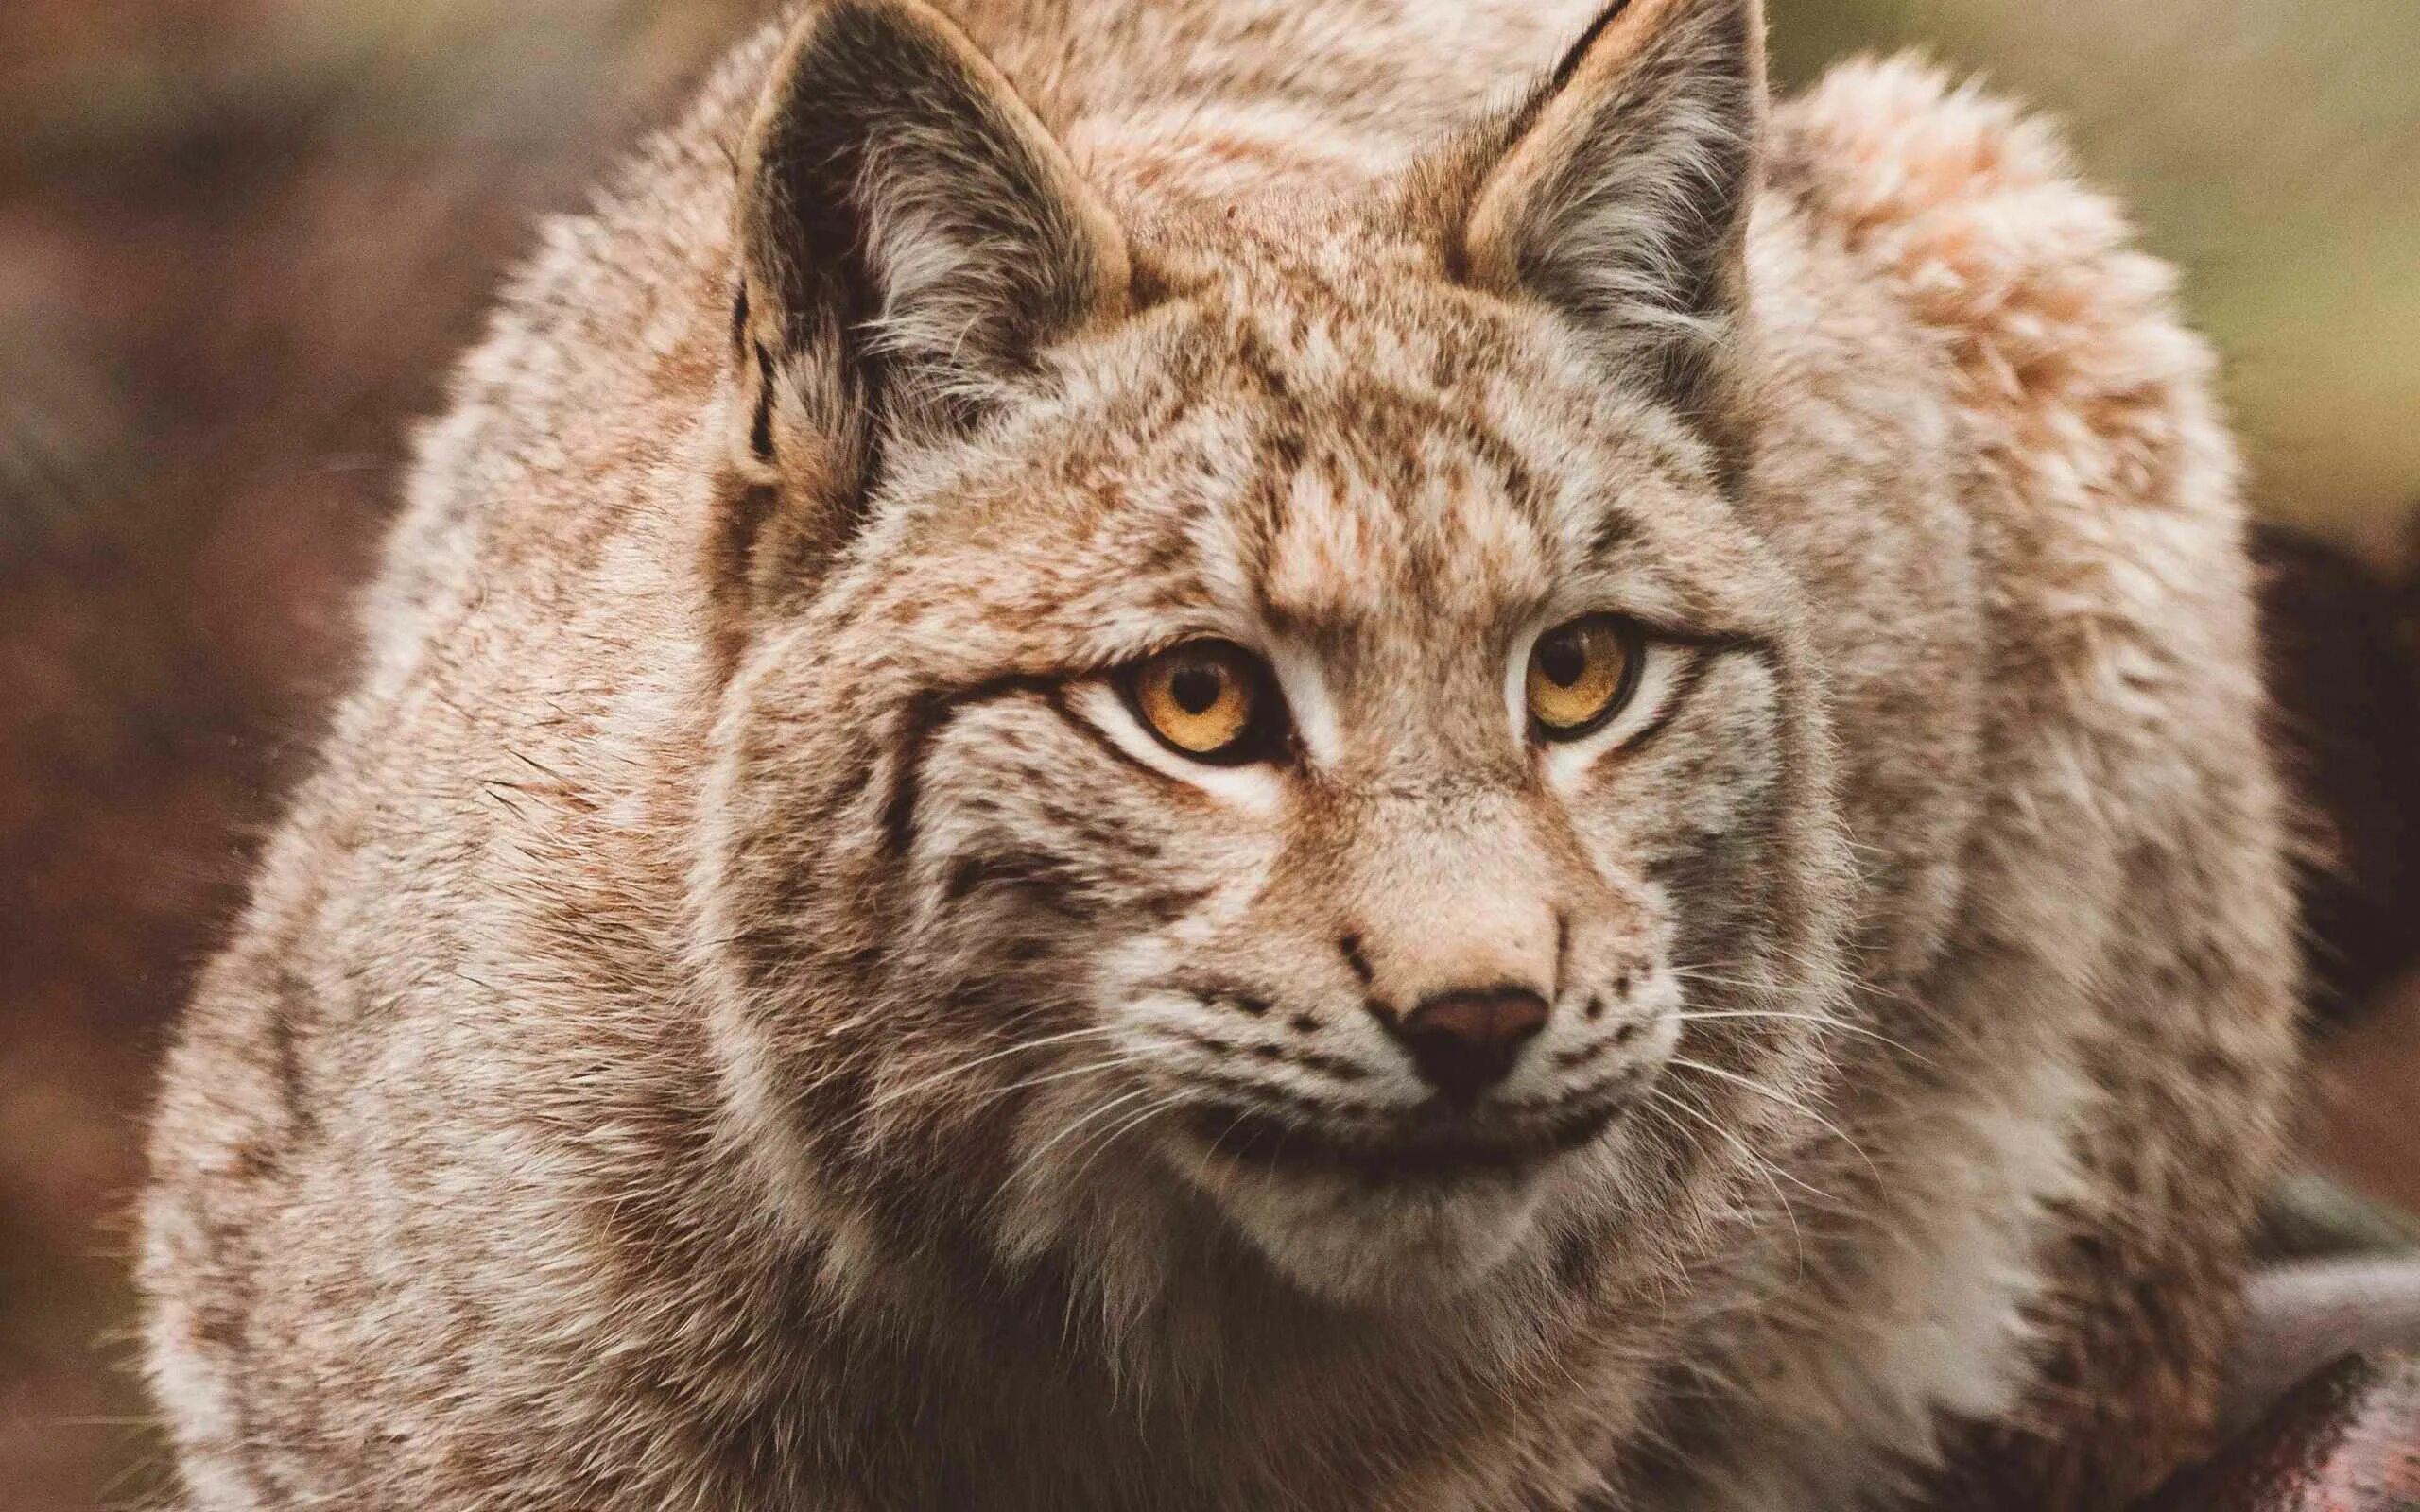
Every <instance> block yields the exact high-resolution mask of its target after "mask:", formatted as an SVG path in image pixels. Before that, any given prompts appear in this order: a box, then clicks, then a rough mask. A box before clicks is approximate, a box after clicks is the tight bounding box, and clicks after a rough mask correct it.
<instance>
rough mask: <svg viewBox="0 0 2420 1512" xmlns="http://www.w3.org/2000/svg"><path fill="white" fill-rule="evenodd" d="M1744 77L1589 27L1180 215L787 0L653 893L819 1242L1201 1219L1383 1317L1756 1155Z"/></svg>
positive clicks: (1814, 794) (1709, 1180)
mask: <svg viewBox="0 0 2420 1512" xmlns="http://www.w3.org/2000/svg"><path fill="white" fill-rule="evenodd" d="M1760 46H1761V33H1760V27H1759V22H1758V17H1757V14H1756V8H1755V5H1754V4H1753V3H1752V0H1631V3H1629V4H1627V5H1622V4H1617V5H1616V6H1614V7H1613V8H1612V9H1611V10H1609V11H1608V12H1607V13H1606V15H1605V16H1604V18H1603V19H1602V20H1601V21H1599V23H1598V25H1597V26H1595V27H1594V28H1593V29H1592V30H1591V32H1590V33H1589V34H1588V35H1587V36H1586V37H1585V38H1583V39H1582V41H1581V43H1580V44H1579V45H1578V46H1577V47H1576V48H1575V49H1574V50H1573V51H1572V53H1571V54H1570V56H1569V57H1568V59H1567V60H1565V61H1564V64H1563V65H1562V67H1561V68H1560V69H1559V70H1557V72H1556V73H1555V75H1554V76H1553V77H1551V78H1550V79H1548V80H1547V81H1546V82H1545V84H1544V85H1543V86H1542V87H1541V88H1540V89H1539V90H1538V91H1537V92H1536V94H1535V95H1534V97H1533V98H1532V99H1531V100H1530V103H1529V104H1527V105H1526V106H1525V107H1523V108H1521V109H1518V110H1516V111H1513V112H1508V113H1507V114H1505V115H1504V116H1503V117H1502V118H1501V119H1499V120H1495V121H1493V122H1490V123H1487V124H1485V125H1483V126H1481V127H1479V128H1477V129H1475V130H1474V131H1473V133H1472V134H1471V136H1470V137H1469V139H1467V140H1465V141H1462V142H1460V143H1456V144H1451V145H1449V146H1446V147H1444V148H1443V149H1441V150H1440V151H1439V152H1437V153H1436V154H1434V155H1433V156H1432V157H1430V158H1429V159H1427V160H1426V161H1424V162H1421V163H1417V164H1413V165H1410V166H1409V167H1408V168H1406V169H1405V170H1404V171H1403V172H1401V173H1399V174H1396V175H1394V176H1392V178H1391V179H1390V180H1387V181H1384V182H1373V183H1372V184H1370V185H1365V186H1364V187H1363V188H1360V189H1357V190H1353V191H1350V192H1341V191H1340V193H1339V194H1337V195H1336V196H1335V197H1334V198H1332V199H1329V200H1323V201H1322V202H1319V203H1317V204H1305V203H1304V202H1303V200H1302V197H1301V196H1300V195H1299V194H1294V195H1292V196H1290V197H1279V196H1271V197H1269V198H1267V199H1265V200H1262V201H1257V202H1236V201H1230V202H1228V203H1218V204H1214V203H1203V202H1200V201H1194V200H1186V199H1184V198H1182V197H1181V196H1180V195H1179V193H1178V192H1177V191H1175V190H1172V189H1170V190H1160V189H1156V188H1154V187H1153V186H1152V184H1151V182H1150V177H1151V176H1150V175H1148V174H1142V173H1133V174H1125V175H1123V176H1121V172H1120V170H1119V169H1118V168H1117V167H1116V165H1115V164H1114V163H1112V164H1107V165H1104V164H1100V163H1096V164H1093V165H1092V166H1091V169H1090V171H1089V173H1088V175H1085V176H1080V175H1079V173H1078V172H1077V170H1076V168H1075V167H1074V165H1073V163H1072V162H1071V159H1070V157H1069V155H1068V153H1067V151H1065V150H1064V149H1063V147H1062V146H1060V145H1059V144H1058V143H1057V142H1056V141H1055V140H1054V139H1053V137H1052V136H1051V134H1050V133H1049V132H1048V131H1047V130H1046V128H1045V126H1044V124H1043V122H1042V121H1041V120H1040V119H1039V118H1038V117H1037V115H1036V114H1035V112H1033V111H1032V110H1031V109H1029V107H1028V106H1027V105H1026V104H1025V103H1022V102H1021V101H1020V99H1019V97H1018V96H1017V94H1015V93H1013V91H1012V90H1011V86H1010V85H1009V83H1008V82H1007V81H1006V80H1005V79H1004V78H1003V77H1001V76H1000V75H999V74H998V73H997V72H996V71H995V70H994V68H993V67H992V65H990V64H989V63H988V62H986V61H985V60H984V59H983V58H982V57H981V56H980V55H979V54H978V53H977V51H976V50H975V49H974V48H973V47H972V46H971V45H970V44H969V43H968V42H967V41H966V40H965V39H964V38H963V37H962V36H961V35H960V34H959V32H958V31H957V30H955V29H954V28H953V27H952V26H951V25H950V24H949V23H948V22H946V21H944V20H943V19H942V18H941V17H939V16H937V15H935V14H933V13H932V12H930V11H928V10H926V9H924V8H922V7H921V6H918V5H915V4H913V3H911V0H836V3H830V4H823V5H819V6H815V7H811V8H810V9H809V10H808V12H807V13H806V15H805V17H804V20H803V21H802V22H801V23H800V24H799V26H798V27H797V29H796V30H795V32H794V33H793V34H792V36H791V38H790V40H789V42H788V43H787V48H786V50H785V51H784V53H783V54H782V56H781V58H780V60H779V62H778V63H777V65H776V67H775V69H774V72H773V77H772V81H771V83H770V84H769V86H768V89H767V93H766V94H765V96H764V100H763V104H762V106H761V108H760V110H759V112H758V113H757V116H756V118H755V122H754V126H753V128H752V133H751V136H750V139H749V143H748V147H747V151H746V154H745V157H744V160H743V172H742V178H741V187H740V199H739V209H738V223H737V224H738V235H737V253H736V259H735V264H736V266H735V270H734V277H735V286H736V289H737V295H736V300H735V303H736V306H737V308H736V312H735V316H736V318H735V321H734V326H733V339H732V351H731V358H732V361H731V369H730V373H729V375H728V378H727V380H726V382H725V384H724V386H723V388H722V391H721V394H720V396H719V401H718V402H719V403H721V404H724V405H726V406H727V411H726V416H727V418H726V421H725V434H726V438H727V444H728V450H729V454H730V455H729V460H728V462H727V463H726V464H725V466H724V469H723V472H722V474H721V475H720V477H719V479H718V482H717V488H718V490H719V495H718V497H719V503H718V505H717V509H718V514H717V522H718V524H717V537H716V541H715V545H714V549H713V551H712V553H711V557H712V559H711V561H710V562H709V564H708V571H709V572H710V573H711V574H712V576H713V578H714V586H713V597H714V602H715V604H716V606H717V609H716V612H717V615H719V616H721V623H722V625H723V626H724V627H725V633H726V638H727V639H726V644H727V650H728V658H727V664H728V667H729V676H728V679H727V681H726V682H725V684H724V686H723V691H722V698H723V706H722V714H721V722H720V726H719V736H718V748H717V760H718V764H719V765H718V766H717V770H716V772H715V774H714V777H713V781H712V785H711V788H710V791H709V793H708V795H707V800H706V801H705V803H704V804H703V805H702V806H701V812H702V813H703V814H704V815H705V816H706V817H705V819H704V820H703V821H702V824H703V829H702V834H703V841H702V846H701V861H700V867H699V869H698V877H699V881H698V891H699V896H700V937H701V938H702V939H703V940H705V941H707V942H708V943H707V944H706V946H705V947H704V948H705V950H706V951H707V952H708V967H709V970H710V981H711V984H712V985H711V991H712V993H713V995H714V1000H715V1004H716V1007H715V1013H714V1032H715V1034H716V1036H717V1043H718V1046H719V1048H720V1050H721V1053H722V1054H723V1056H724V1059H725V1065H726V1067H727V1068H728V1071H729V1079H730V1085H731V1089H732V1093H733V1098H734V1105H735V1108H738V1109H739V1110H740V1112H741V1114H742V1115H743V1118H744V1123H745V1126H746V1127H747V1129H748V1130H749V1138H750V1139H752V1141H754V1142H755V1143H756V1144H757V1146H758V1147H759V1148H760V1149H761V1150H762V1152H763V1153H764V1154H765V1156H766V1158H767V1159H768V1160H769V1161H770V1162H771V1165H772V1167H773V1168H774V1169H775V1170H776V1171H777V1172H778V1173H780V1175H779V1179H780V1180H781V1181H783V1182H784V1183H786V1187H787V1190H788V1191H790V1192H792V1193H794V1194H796V1196H797V1200H798V1201H799V1202H800V1203H801V1204H802V1205H803V1206H804V1208H805V1209H806V1210H808V1211H810V1213H811V1215H812V1217H813V1221H814V1222H816V1223H817V1224H818V1225H820V1226H821V1228H822V1229H825V1230H828V1231H829V1232H830V1233H832V1234H834V1235H842V1236H846V1237H845V1244H843V1247H845V1248H847V1249H848V1250H849V1253H851V1254H852V1255H859V1256H862V1255H863V1254H864V1252H865V1246H881V1247H886V1248H887V1249H888V1252H890V1254H892V1255H895V1256H908V1255H914V1254H919V1253H922V1254H927V1255H929V1254H933V1253H945V1252H948V1250H949V1246H961V1247H962V1246H965V1245H968V1244H973V1245H977V1246H982V1247H983V1248H984V1249H985V1251H986V1253H985V1255H984V1258H983V1260H982V1262H981V1263H982V1264H983V1265H985V1266H987V1267H998V1266H1000V1265H1001V1264H1003V1263H1011V1264H1012V1263H1016V1262H1020V1261H1023V1262H1029V1263H1044V1262H1045V1261H1048V1262H1049V1263H1073V1264H1075V1265H1076V1266H1078V1267H1079V1268H1080V1267H1082V1266H1084V1265H1086V1264H1090V1265H1093V1266H1095V1267H1097V1268H1098V1267H1106V1266H1110V1265H1113V1264H1125V1265H1127V1266H1128V1267H1129V1269H1130V1270H1132V1269H1133V1268H1135V1267H1140V1268H1141V1269H1143V1270H1147V1271H1148V1270H1149V1269H1150V1267H1151V1266H1152V1265H1154V1264H1157V1263H1161V1261H1162V1260H1163V1259H1165V1258H1166V1257H1169V1256H1173V1255H1175V1254H1177V1253H1178V1252H1180V1251H1182V1250H1184V1247H1185V1246H1187V1245H1211V1246H1217V1245H1219V1244H1220V1243H1222V1242H1226V1241H1232V1240H1233V1239H1236V1238H1238V1237H1239V1238H1240V1239H1241V1240H1242V1241H1243V1243H1242V1244H1240V1245H1236V1246H1234V1248H1235V1251H1236V1253H1237V1254H1241V1255H1246V1256H1249V1255H1254V1254H1256V1255H1258V1256H1259V1257H1261V1259H1262V1260H1263V1261H1265V1262H1266V1266H1265V1267H1264V1268H1263V1270H1262V1274H1263V1275H1264V1276H1266V1277H1267V1278H1269V1280H1268V1284H1270V1285H1271V1286H1274V1287H1276V1288H1278V1290H1279V1291H1280V1292H1281V1293H1286V1292H1287V1289H1288V1288H1291V1292H1290V1293H1289V1294H1288V1295H1296V1296H1300V1295H1304V1294H1308V1295H1309V1296H1310V1297H1314V1298H1323V1299H1325V1301H1326V1302H1329V1303H1346V1304H1351V1305H1354V1306H1357V1307H1392V1306H1403V1305H1409V1304H1412V1303H1417V1302H1420V1301H1422V1300H1424V1299H1425V1300H1427V1301H1431V1302H1438V1301H1442V1300H1443V1299H1446V1298H1450V1297H1455V1296H1457V1295H1461V1294H1463V1293H1464V1292H1466V1290H1467V1288H1469V1287H1470V1286H1471V1285H1472V1284H1473V1283H1474V1282H1475V1281H1477V1280H1480V1279H1481V1278H1484V1277H1489V1276H1491V1275H1502V1274H1506V1273H1507V1267H1508V1266H1518V1267H1522V1269H1521V1271H1520V1273H1521V1274H1527V1275H1544V1274H1545V1271H1546V1270H1547V1268H1550V1267H1548V1266H1547V1265H1546V1263H1544V1262H1542V1261H1541V1260H1540V1259H1539V1257H1540V1256H1543V1255H1550V1254H1553V1253H1555V1252H1558V1251H1560V1252H1561V1253H1563V1254H1564V1255H1565V1256H1566V1257H1568V1256H1569V1255H1570V1254H1572V1253H1574V1252H1575V1250H1576V1251H1577V1252H1580V1253H1583V1254H1586V1255H1588V1256H1590V1257H1592V1259H1591V1263H1592V1264H1602V1265H1609V1266H1617V1265H1620V1264H1622V1263H1625V1257H1631V1259H1632V1260H1633V1261H1634V1263H1646V1261H1645V1259H1644V1258H1641V1257H1645V1256H1647V1255H1648V1254H1650V1253H1651V1252H1655V1251H1657V1247H1658V1244H1659V1241H1658V1239H1657V1237H1656V1236H1657V1235H1658V1234H1660V1233H1666V1232H1668V1231H1669V1230H1671V1229H1674V1228H1676V1227H1678V1226H1681V1225H1682V1224H1683V1215H1684V1212H1685V1211H1686V1210H1689V1209H1690V1207H1691V1204H1692V1202H1693V1201H1695V1200H1697V1199H1698V1198H1699V1197H1702V1196H1703V1195H1704V1194H1707V1193H1712V1192H1718V1191H1720V1190H1721V1189H1723V1188H1724V1187H1726V1186H1727V1185H1730V1184H1733V1183H1736V1182H1737V1181H1738V1180H1739V1179H1740V1177H1741V1173H1743V1172H1745V1171H1747V1170H1750V1169H1752V1168H1753V1167H1754V1166H1755V1164H1756V1163H1757V1162H1761V1161H1765V1160H1772V1159H1774V1158H1776V1156H1777V1155H1778V1154H1780V1152H1782V1151H1784V1150H1786V1148H1787V1147H1788V1145H1789V1143H1790V1142H1791V1141H1792V1140H1793V1139H1795V1138H1796V1137H1798V1135H1799V1134H1800V1133H1801V1132H1802V1131H1801V1130H1799V1129H1798V1128H1797V1127H1796V1126H1795V1125H1793V1124H1792V1122H1791V1120H1792V1119H1793V1118H1794V1117H1795V1116H1796V1115H1795V1114H1794V1113H1793V1111H1792V1101H1793V1100H1792V1098H1791V1097H1790V1095H1789V1086H1790V1084H1792V1083H1793V1082H1794V1081H1797V1080H1799V1079H1800V1078H1802V1077H1803V1076H1804V1075H1805V1074H1806V1072H1807V1071H1808V1069H1809V1067H1810V1066H1811V1065H1812V1064H1814V1063H1815V1061H1816V1059H1817V1057H1816V1056H1815V1054H1814V1052H1813V1049H1812V1046H1813V1045H1814V1044H1815V1042H1816V1041H1815V1040H1814V1038H1813V1031H1812V1027H1811V1026H1812V1025H1813V1024H1814V1022H1816V1021H1818V1020H1819V1019H1820V1018H1821V1017H1822V1015H1823V1012H1824V1007H1825V1005H1826V1002H1827V1000H1826V999H1825V998H1824V992H1825V991H1826V990H1827V989H1828V988H1827V984H1828V982H1829V980H1830V977H1831V974H1832V964H1831V963H1832V962H1833V959H1834V951H1835V943H1836V942H1835V937H1834V936H1835V933H1836V920H1837V919H1838V917H1839V915H1840V912H1841V898H1840V896H1839V881H1838V879H1839V876H1840V868H1839V866H1838V856H1837V841H1836V839H1835V837H1834V830H1835V825H1834V819H1833V816H1832V814H1831V811H1830V808H1829V806H1828V805H1829V799H1828V797H1827V792H1826V788H1825V777H1824V758H1823V731H1822V729H1821V725H1820V718H1821V716H1820V713H1819V712H1818V710H1817V708H1816V696H1817V695H1816V691H1815V689H1814V688H1813V687H1812V686H1811V684H1810V676H1811V674H1810V672H1809V670H1808V668H1807V667H1806V664H1805V661H1804V653H1803V651H1802V648H1801V642H1800V638H1799V632H1798V629H1797V627H1796V624H1795V619H1794V616H1795V613H1796V610H1795V608H1794V601H1793V598H1792V595H1791V592H1790V589H1789V584H1788V582H1787V581H1786V579H1785V578H1784V577H1783V576H1781V575H1780V574H1779V572H1778V571H1777V569H1776V568H1775V566H1774V565H1773V563H1772V561H1771V560H1770V559H1769V558H1768V556H1767V555H1766V553H1765V551H1764V549H1763V548H1762V547H1761V545H1760V544H1759V542H1758V541H1757V540H1756V538H1755V535H1754V534H1753V533H1752V532H1751V531H1750V530H1749V529H1748V528H1746V527H1745V526H1744V525H1743V524H1742V523H1741V521H1740V519H1739V517H1738V514H1737V508H1736V499H1735V495H1736V494H1737V490H1738V488H1739V483H1738V479H1739V478H1740V476H1741V474H1742V467H1741V463H1742V459H1743V457H1744V456H1745V455H1746V454H1747V452H1748V450H1749V449H1750V448H1752V447H1753V445H1754V440H1755V438H1754V432H1753V426H1752V425H1751V424H1750V423H1749V421H1748V420H1747V419H1746V409H1747V406H1746V404H1745V402H1744V401H1743V400H1742V399H1741V398H1740V397H1739V394H1738V392H1737V389H1738V387H1739V386H1738V385H1737V382H1736V381H1735V372H1734V366H1733V357H1734V355H1735V353H1736V352H1737V351H1738V350H1739V348H1740V346H1741V344H1742V343H1743V342H1744V341H1745V340H1746V339H1747V337H1748V331H1747V325H1746V319H1745V317H1746V313H1747V312H1746V311H1745V309H1744V308H1743V307H1742V301H1743V282H1744V281H1743V278H1742V274H1741V267H1742V258H1743V241H1744V230H1745V220H1746V216H1747V207H1748V203H1749V199H1750V190H1751V185H1752V181H1753V179H1754V176H1755V171H1756V142H1757V133H1758V129H1759V121H1760V115H1761V109H1762V100H1763V81H1762V76H1761V70H1760V64H1759V61H1758V58H1759V48H1760ZM1099 184H1108V185H1110V186H1111V187H1109V188H1107V189H1103V188H1099V187H1097V185H1099ZM1113 205H1115V210H1114V209H1113V208H1112V207H1113ZM835 1242H836V1244H841V1243H842V1241H841V1240H837V1239H836V1241H835ZM1120 1255H1123V1256H1124V1257H1125V1259H1124V1260H1123V1261H1119V1260H1117V1259H1116V1257H1118V1256H1120ZM1137 1257H1140V1258H1137ZM1170 1263H1173V1262H1170ZM1241 1263H1242V1264H1243V1265H1245V1266H1246V1267H1247V1268H1249V1267H1250V1266H1252V1265H1253V1264H1254V1262H1252V1261H1249V1260H1246V1261H1243V1262H1241ZM1565 1264H1566V1269H1567V1268H1568V1261H1567V1258H1566V1263H1565ZM987 1273H988V1274H993V1275H997V1274H999V1273H1000V1272H999V1271H998V1270H997V1269H996V1268H994V1269H992V1270H990V1271H988V1272H987Z"/></svg>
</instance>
